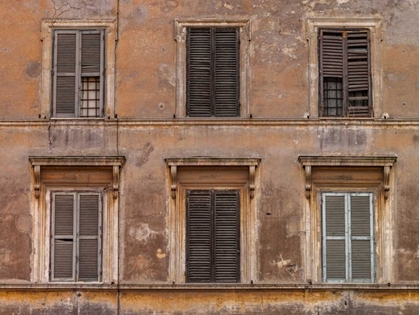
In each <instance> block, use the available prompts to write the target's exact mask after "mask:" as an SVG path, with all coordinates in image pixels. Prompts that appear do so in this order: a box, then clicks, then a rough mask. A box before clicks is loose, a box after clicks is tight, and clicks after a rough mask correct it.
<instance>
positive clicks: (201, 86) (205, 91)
mask: <svg viewBox="0 0 420 315" xmlns="http://www.w3.org/2000/svg"><path fill="white" fill-rule="evenodd" d="M211 47H212V45H211V29H209V28H191V29H189V30H188V40H187V49H188V53H187V58H188V59H187V115H188V116H190V117H210V116H211V114H212V111H211V107H212V105H211V104H212V94H213V93H212V91H213V86H212V84H213V81H212V63H211Z"/></svg>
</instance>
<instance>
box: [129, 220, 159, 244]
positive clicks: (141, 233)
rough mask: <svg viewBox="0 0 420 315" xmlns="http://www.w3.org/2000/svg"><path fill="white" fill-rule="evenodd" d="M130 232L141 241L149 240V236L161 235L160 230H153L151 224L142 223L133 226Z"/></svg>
mask: <svg viewBox="0 0 420 315" xmlns="http://www.w3.org/2000/svg"><path fill="white" fill-rule="evenodd" d="M128 234H129V235H130V236H132V237H134V238H135V239H136V240H138V241H140V242H147V241H148V239H149V238H154V237H156V236H157V235H159V234H160V233H159V232H156V231H153V230H151V229H150V228H149V224H147V223H140V227H138V228H136V227H131V228H130V229H129V231H128Z"/></svg>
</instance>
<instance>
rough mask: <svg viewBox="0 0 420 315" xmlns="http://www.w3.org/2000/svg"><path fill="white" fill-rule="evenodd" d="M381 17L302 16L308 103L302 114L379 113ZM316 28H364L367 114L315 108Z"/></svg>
mask: <svg viewBox="0 0 420 315" xmlns="http://www.w3.org/2000/svg"><path fill="white" fill-rule="evenodd" d="M382 28H383V26H382V19H381V18H377V17H370V16H366V17H351V16H341V17H308V18H306V19H304V29H305V36H306V40H307V42H308V52H309V61H308V62H309V64H308V87H309V94H308V106H307V109H306V113H305V116H308V118H309V117H311V118H318V117H319V118H322V119H372V118H380V117H381V116H382V114H383V99H382V97H383V95H382V94H383V93H382V80H383V79H382V49H381V46H382V40H383V30H382ZM320 29H331V30H340V29H365V30H368V31H369V34H370V71H371V85H370V89H371V107H372V113H371V115H370V116H369V117H351V118H348V117H331V116H322V115H321V113H320V112H319V95H320V90H319V53H318V51H319V40H318V35H319V30H320Z"/></svg>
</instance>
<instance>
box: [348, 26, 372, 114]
mask: <svg viewBox="0 0 420 315" xmlns="http://www.w3.org/2000/svg"><path fill="white" fill-rule="evenodd" d="M369 66H370V64H369V33H368V32H367V31H360V32H359V31H354V32H347V75H348V78H347V84H348V107H347V113H348V116H350V117H357V116H361V117H366V116H370V110H371V109H370V107H371V101H370V91H369V87H370V73H369Z"/></svg>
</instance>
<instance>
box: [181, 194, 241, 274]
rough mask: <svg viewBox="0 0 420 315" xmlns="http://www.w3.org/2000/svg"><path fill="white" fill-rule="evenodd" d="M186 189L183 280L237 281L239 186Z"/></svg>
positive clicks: (238, 267) (238, 266)
mask: <svg viewBox="0 0 420 315" xmlns="http://www.w3.org/2000/svg"><path fill="white" fill-rule="evenodd" d="M186 193H187V198H186V201H187V205H186V210H187V222H186V226H187V228H186V230H187V237H186V239H187V246H186V248H187V254H186V256H187V262H186V282H239V281H240V273H239V271H240V264H239V261H240V250H239V248H240V236H241V235H240V232H239V229H240V224H239V216H240V201H239V200H240V198H239V190H187V192H186Z"/></svg>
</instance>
